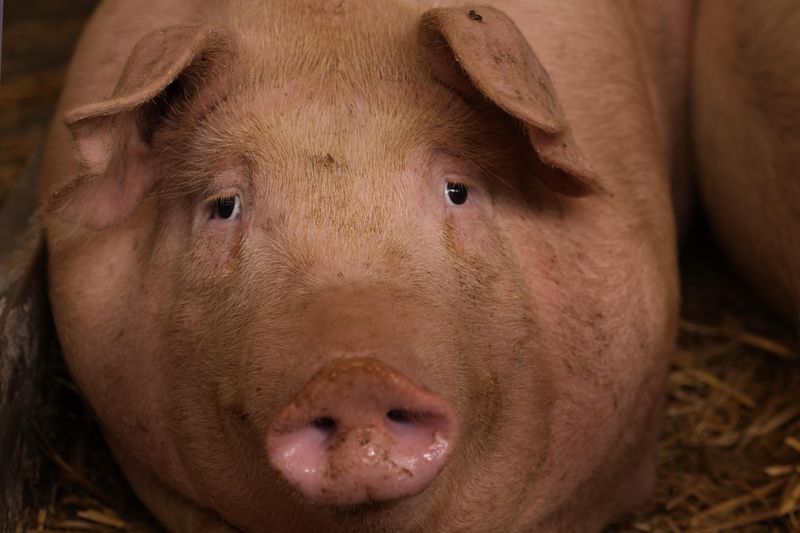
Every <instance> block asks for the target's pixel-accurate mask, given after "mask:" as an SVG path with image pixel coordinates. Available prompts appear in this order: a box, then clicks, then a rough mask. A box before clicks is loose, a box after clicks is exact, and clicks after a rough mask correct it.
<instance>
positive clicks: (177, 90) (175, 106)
mask: <svg viewBox="0 0 800 533" xmlns="http://www.w3.org/2000/svg"><path fill="white" fill-rule="evenodd" d="M230 51H231V40H230V38H229V34H228V32H227V31H226V30H224V29H221V28H218V27H214V26H208V25H184V26H171V27H168V28H164V29H160V30H157V31H154V32H152V33H150V34H148V35H146V36H144V38H142V39H141V40H140V41H139V42H138V43H137V44H136V45H135V46H134V48H133V51H132V52H131V55H130V57H129V58H128V61H127V63H126V64H125V67H124V69H123V71H122V75H121V77H120V79H119V81H118V83H117V86H116V88H115V89H114V92H113V94H112V95H111V96H110V97H109V98H107V99H105V100H101V101H99V102H94V103H90V104H87V105H84V106H81V107H78V108H76V109H72V110H69V111H68V112H67V113H66V116H65V122H66V125H67V128H68V129H69V131H70V133H71V134H72V139H73V142H74V147H75V151H76V152H77V156H78V158H79V160H80V163H81V167H82V168H81V173H80V174H79V175H78V176H75V177H73V178H72V179H71V180H70V181H69V182H68V183H67V184H66V185H64V186H62V187H61V188H59V189H57V190H56V191H55V192H54V193H52V194H51V197H50V201H49V204H48V206H47V212H48V214H50V215H53V216H55V217H57V218H59V219H61V220H64V221H71V222H73V223H77V224H79V225H83V226H88V227H91V228H94V229H103V228H107V227H111V226H114V225H115V224H118V223H120V222H121V221H123V220H125V219H126V218H127V217H129V216H130V215H131V214H132V213H133V212H134V210H135V209H136V208H137V207H138V206H139V204H140V203H141V202H142V200H144V198H145V197H146V196H147V195H148V194H149V193H150V192H151V191H152V190H153V188H154V186H155V183H156V179H157V172H156V171H155V169H154V168H153V165H152V163H153V155H154V151H155V148H154V146H153V138H154V135H155V134H156V132H157V131H158V129H159V127H161V126H162V125H163V124H164V122H165V121H167V120H169V119H170V118H174V117H175V115H176V114H178V113H183V114H191V113H193V112H194V113H196V112H197V111H198V110H200V109H201V108H202V107H203V106H207V105H209V104H210V100H211V99H210V97H209V96H208V94H209V92H210V91H209V89H210V87H209V86H210V85H211V84H212V83H214V82H215V80H217V79H218V78H219V71H220V68H219V67H220V65H221V64H222V63H224V61H221V59H222V57H223V56H226V55H227V54H228V53H229V52H230Z"/></svg>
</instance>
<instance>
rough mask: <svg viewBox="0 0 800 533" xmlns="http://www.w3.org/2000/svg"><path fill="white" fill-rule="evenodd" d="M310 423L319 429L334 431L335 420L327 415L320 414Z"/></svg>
mask: <svg viewBox="0 0 800 533" xmlns="http://www.w3.org/2000/svg"><path fill="white" fill-rule="evenodd" d="M311 425H312V426H314V427H315V428H316V429H319V430H320V431H324V432H326V433H332V432H334V431H336V420H334V419H333V418H331V417H329V416H321V417H319V418H317V419H316V420H314V421H312V422H311Z"/></svg>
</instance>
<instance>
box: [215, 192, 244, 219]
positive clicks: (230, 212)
mask: <svg viewBox="0 0 800 533" xmlns="http://www.w3.org/2000/svg"><path fill="white" fill-rule="evenodd" d="M241 212H242V199H241V198H240V197H239V195H238V194H235V195H233V196H223V197H222V198H217V199H216V200H214V201H213V202H212V204H211V218H216V219H219V220H233V219H235V218H238V217H239V215H240V214H241Z"/></svg>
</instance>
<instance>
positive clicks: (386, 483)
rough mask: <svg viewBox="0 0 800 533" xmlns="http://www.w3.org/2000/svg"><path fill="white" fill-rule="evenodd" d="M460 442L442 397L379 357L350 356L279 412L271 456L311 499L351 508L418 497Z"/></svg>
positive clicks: (271, 434)
mask: <svg viewBox="0 0 800 533" xmlns="http://www.w3.org/2000/svg"><path fill="white" fill-rule="evenodd" d="M457 437H458V423H457V420H456V416H455V412H454V410H453V409H452V407H450V405H449V404H448V403H447V402H445V401H444V400H443V399H442V398H440V397H439V396H437V395H435V394H433V393H431V392H428V391H427V390H424V389H422V388H421V387H419V386H417V385H416V384H414V383H413V382H412V381H411V380H409V379H408V378H407V377H406V376H404V375H403V374H401V373H399V372H397V371H395V370H393V369H391V368H390V367H388V366H386V365H385V364H383V363H381V362H379V361H377V360H375V359H371V358H353V359H342V360H339V361H336V362H335V363H332V364H330V365H329V366H327V367H326V368H325V369H323V370H322V371H321V372H320V373H318V374H317V375H316V376H315V377H314V378H312V379H311V381H310V382H309V383H308V384H307V385H306V387H305V388H304V389H303V391H302V392H300V394H299V395H298V396H297V397H296V398H295V399H294V401H292V402H291V403H290V404H289V405H288V406H286V407H285V408H284V409H283V410H282V411H281V412H280V413H278V415H277V416H276V418H275V420H274V421H273V423H272V425H271V426H270V428H269V429H268V432H267V453H268V455H269V459H270V462H271V463H272V465H273V467H275V469H277V470H278V471H279V472H280V473H281V474H282V475H283V477H284V478H285V479H286V480H287V481H288V482H289V483H290V484H291V485H292V486H293V487H294V488H295V489H297V490H298V491H299V492H300V493H301V494H303V495H304V496H305V497H307V498H308V499H309V500H312V501H314V502H317V503H327V504H334V505H348V504H351V505H352V504H358V503H364V502H369V501H385V500H393V499H397V498H402V497H405V496H413V495H414V494H417V493H419V492H421V491H422V490H424V489H425V488H426V487H427V486H428V485H429V484H430V483H431V482H432V481H433V479H434V478H435V477H436V475H437V474H438V473H439V471H440V470H441V469H442V467H443V466H444V465H445V463H446V462H447V459H448V457H449V456H450V453H451V452H452V450H453V448H454V447H455V444H456V440H457Z"/></svg>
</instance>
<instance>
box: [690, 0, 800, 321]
mask: <svg viewBox="0 0 800 533" xmlns="http://www.w3.org/2000/svg"><path fill="white" fill-rule="evenodd" d="M798 35H800V9H798V6H797V3H796V2H792V1H791V0H767V1H763V2H746V1H736V2H730V3H716V2H701V3H700V6H699V9H698V15H697V40H696V46H695V57H696V60H695V65H694V82H693V86H692V94H693V95H694V98H693V101H694V105H693V109H692V116H693V130H694V139H695V151H696V153H697V161H698V178H699V183H700V189H701V191H702V196H703V201H704V204H705V207H706V211H707V213H708V218H709V220H710V222H711V225H712V227H713V229H714V232H715V233H716V235H717V236H718V238H719V239H718V240H719V242H720V244H721V246H722V248H723V249H724V250H725V251H726V252H727V254H728V256H729V257H730V259H731V260H732V262H733V264H734V266H735V267H737V268H738V269H739V271H740V272H741V273H742V274H743V275H744V277H745V278H746V279H747V280H748V281H749V282H750V283H751V284H752V286H753V287H754V288H755V289H756V292H757V293H758V294H759V295H761V296H763V298H764V300H765V301H766V302H767V303H768V304H769V305H770V306H771V307H772V308H773V309H774V310H775V311H776V312H777V313H779V314H780V315H781V316H783V317H784V318H785V319H787V320H789V321H793V322H794V323H795V324H796V325H798V326H800V170H798V169H800V107H798V102H800V41H799V40H798V38H797V36H798ZM798 332H800V329H798Z"/></svg>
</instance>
